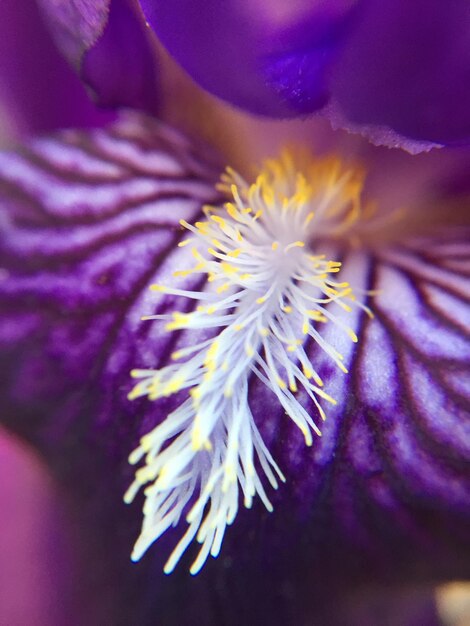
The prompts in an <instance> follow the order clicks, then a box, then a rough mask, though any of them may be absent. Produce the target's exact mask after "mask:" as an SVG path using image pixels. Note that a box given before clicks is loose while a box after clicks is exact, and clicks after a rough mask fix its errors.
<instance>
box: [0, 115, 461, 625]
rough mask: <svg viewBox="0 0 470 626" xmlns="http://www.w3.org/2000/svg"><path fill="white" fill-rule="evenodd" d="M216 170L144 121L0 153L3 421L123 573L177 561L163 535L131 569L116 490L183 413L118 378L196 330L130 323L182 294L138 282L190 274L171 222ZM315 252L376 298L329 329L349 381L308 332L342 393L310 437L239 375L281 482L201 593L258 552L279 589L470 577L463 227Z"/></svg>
mask: <svg viewBox="0 0 470 626" xmlns="http://www.w3.org/2000/svg"><path fill="white" fill-rule="evenodd" d="M220 169H221V167H219V166H218V165H214V159H213V157H211V156H210V155H209V154H207V153H206V152H204V151H203V152H201V150H200V149H198V148H197V147H195V146H194V145H192V144H191V143H190V142H189V141H188V140H187V139H185V138H183V137H182V136H181V135H179V134H178V133H176V132H175V131H173V130H170V129H168V128H166V127H163V126H161V125H159V124H157V123H155V122H151V121H149V120H148V119H145V118H139V117H136V116H129V117H127V118H123V119H122V120H121V121H120V122H119V123H117V124H116V125H114V126H111V127H109V128H108V129H107V130H96V131H91V132H89V133H83V132H77V131H65V132H63V133H61V134H59V135H57V136H55V137H53V138H50V139H38V140H34V141H32V142H30V144H29V145H28V146H27V147H26V148H23V149H21V150H19V151H18V152H16V153H10V154H2V155H0V204H1V216H0V226H1V239H0V267H1V269H0V308H1V318H0V342H1V367H2V372H4V376H3V380H2V383H1V386H2V399H3V403H4V405H3V406H4V407H5V409H4V412H3V420H4V422H5V423H6V424H7V425H8V426H9V427H10V428H11V429H13V430H15V431H17V432H19V433H20V434H22V435H23V436H25V437H26V438H28V439H29V440H31V441H33V442H34V443H35V444H36V445H37V446H38V447H39V449H40V450H41V451H42V452H43V454H44V455H46V456H47V458H49V459H50V462H51V464H52V466H53V468H54V469H55V471H56V473H57V475H59V476H60V478H61V480H62V481H63V483H64V484H65V485H66V486H67V489H68V490H69V492H70V494H71V495H70V498H71V499H72V500H73V499H74V498H76V500H77V501H78V502H80V503H81V505H80V506H82V507H83V509H84V510H87V511H90V512H89V513H87V512H84V513H83V517H82V518H81V519H83V523H84V524H89V528H88V530H87V531H85V532H88V533H90V528H92V527H95V526H98V527H99V525H100V524H101V527H100V529H99V530H98V531H97V532H98V533H101V535H107V538H106V541H105V542H104V544H103V548H102V550H108V551H113V552H114V553H113V554H112V555H109V559H110V561H112V560H114V561H116V560H117V561H119V567H120V568H121V574H120V575H122V576H125V577H133V576H135V574H134V573H131V568H136V567H137V568H143V569H140V570H139V571H143V570H144V569H145V568H146V567H150V565H149V564H150V563H151V562H152V560H153V559H156V560H157V561H158V563H159V566H158V568H157V570H158V571H160V568H161V564H162V563H163V561H164V559H165V557H166V556H167V555H168V553H169V550H168V546H166V545H164V544H161V545H160V546H156V547H154V548H153V549H152V550H150V554H153V555H154V556H153V557H146V559H147V565H145V564H143V565H142V566H141V565H139V566H135V565H134V566H131V565H130V564H129V565H127V563H126V562H125V558H126V556H125V555H129V553H130V550H131V546H132V542H133V539H134V536H135V533H136V529H137V526H138V524H139V523H140V519H139V511H138V507H131V508H127V509H126V507H125V505H123V504H122V501H121V498H122V494H123V492H124V490H125V489H126V487H127V486H128V485H129V484H130V482H131V480H132V476H131V474H132V470H131V469H130V468H129V467H128V465H127V455H128V453H129V451H130V450H132V449H133V447H134V446H135V445H136V444H137V442H138V440H139V438H140V436H142V435H143V434H145V433H146V432H148V431H150V430H151V429H152V428H153V427H154V426H155V425H156V424H157V423H159V422H160V421H161V420H162V419H163V418H164V417H165V416H166V415H167V414H168V412H169V411H170V410H171V409H172V408H174V406H175V404H174V402H173V401H172V399H170V398H169V399H162V400H160V401H159V402H158V403H150V402H148V400H146V399H139V400H136V401H133V402H129V400H128V399H127V394H128V393H129V391H130V389H131V387H132V382H131V381H130V378H129V372H130V370H131V369H132V368H134V367H136V366H139V367H149V368H160V367H162V366H164V365H165V364H166V363H167V360H168V358H169V354H170V353H171V352H172V351H173V349H174V347H175V341H177V340H178V339H179V340H180V341H181V342H188V341H189V342H190V341H191V339H190V338H189V335H187V334H186V335H185V334H184V333H165V332H163V331H162V328H161V327H159V325H158V324H155V323H150V322H142V321H141V316H142V315H145V314H148V313H157V314H158V313H166V312H171V311H173V310H175V309H176V308H179V306H177V305H179V304H180V302H178V303H176V298H173V297H170V296H165V298H164V299H161V300H158V298H157V297H156V296H155V294H152V293H151V292H149V290H148V289H147V288H148V286H149V285H150V284H151V283H155V282H158V283H164V284H166V285H168V284H171V281H174V278H173V277H172V273H173V271H174V270H176V269H179V268H180V267H182V266H184V265H185V258H186V256H187V250H186V249H185V248H179V247H177V244H178V242H180V241H181V239H182V238H183V237H184V231H183V229H181V228H180V226H179V220H180V219H184V220H186V221H188V222H194V221H195V220H196V219H197V218H198V216H199V215H200V213H201V208H202V205H204V204H206V203H214V202H217V201H218V198H217V192H215V191H214V182H215V181H216V179H217V177H218V174H219V171H220ZM379 201H380V199H379ZM325 246H327V247H328V251H331V254H330V256H331V258H335V259H336V260H341V261H342V262H343V268H344V269H343V270H342V272H341V273H340V277H341V278H342V279H344V280H350V281H351V282H354V285H355V287H356V289H363V290H364V292H369V291H372V292H373V293H374V294H375V295H368V296H364V304H366V305H368V306H370V307H371V308H372V309H373V311H374V314H375V317H374V319H373V320H370V319H369V318H368V317H367V315H365V314H364V313H363V312H362V311H361V309H359V308H358V309H355V310H354V311H353V312H352V313H350V314H349V317H348V322H349V325H350V326H351V327H352V328H353V330H354V331H355V332H356V333H357V335H358V336H359V342H358V343H357V344H353V343H351V341H350V340H349V339H348V338H347V337H346V338H345V339H344V342H343V338H342V336H339V335H338V334H337V333H335V330H334V327H332V328H330V327H329V326H326V328H325V331H324V333H331V335H330V336H328V337H326V335H325V338H327V339H328V340H329V341H330V342H331V344H332V345H334V346H335V347H336V348H338V349H340V350H342V352H343V354H344V355H345V365H346V367H347V368H348V369H349V374H348V375H344V374H343V373H342V372H339V371H337V370H336V369H335V368H332V367H331V363H329V362H328V359H327V358H325V356H324V355H322V353H321V350H318V348H317V346H316V345H315V343H314V342H313V341H312V342H311V344H310V345H308V346H307V347H306V349H307V351H308V354H309V357H310V359H311V360H312V362H313V361H315V362H316V363H317V364H318V369H319V372H320V375H321V376H322V378H323V379H324V380H325V388H326V389H327V391H328V393H329V394H331V395H332V396H334V397H335V398H336V399H337V400H338V404H337V406H336V407H334V408H330V409H329V411H328V419H327V421H326V422H325V424H324V429H323V437H322V438H321V439H318V440H316V441H315V442H314V445H313V446H312V447H311V448H307V447H306V446H305V443H304V440H303V437H302V435H301V434H299V433H298V432H297V430H296V428H295V426H293V425H292V424H291V423H290V421H289V420H288V419H287V418H286V416H285V414H284V411H283V409H282V408H281V406H280V405H279V404H278V403H277V401H276V399H275V398H274V399H273V396H272V395H271V394H270V393H269V391H268V390H267V389H266V388H265V387H264V386H263V384H262V383H261V382H260V381H258V380H251V381H250V398H251V407H252V410H253V413H254V417H255V420H256V423H257V425H258V427H259V429H260V431H261V433H262V435H263V438H264V440H265V442H266V444H267V446H268V447H269V449H270V451H271V452H272V454H273V456H274V457H275V458H276V460H277V462H278V464H279V466H280V468H281V470H282V472H283V473H284V475H285V476H286V479H287V482H288V488H283V489H281V490H279V491H278V492H276V494H275V496H274V498H273V504H274V509H275V511H274V513H273V514H268V513H267V512H263V511H262V510H261V508H257V507H255V508H254V509H253V510H252V511H246V512H243V514H240V519H239V520H238V518H237V523H236V524H235V526H234V528H233V529H230V530H229V531H228V532H227V540H226V544H225V545H224V548H223V551H222V554H221V557H219V559H218V560H217V561H214V562H213V563H211V565H210V567H208V572H204V573H202V574H201V575H200V576H201V579H202V580H206V581H207V578H204V577H211V579H212V580H213V579H218V580H220V581H224V583H223V589H224V590H223V592H222V591H220V589H221V585H222V583H220V585H215V586H214V588H213V593H214V594H215V595H217V594H218V593H222V594H225V595H224V601H227V602H228V603H231V602H232V603H235V602H237V601H239V600H240V595H243V594H242V592H241V589H242V582H243V585H247V584H249V580H251V577H253V580H257V578H258V577H259V576H260V572H262V571H264V570H263V569H262V568H263V567H264V566H265V565H266V563H269V564H270V565H271V566H272V569H271V570H270V573H269V575H267V576H266V579H265V580H266V582H265V585H266V588H267V589H269V587H271V591H269V593H271V594H273V593H276V591H275V590H276V589H278V588H279V586H280V585H282V580H284V577H286V578H287V576H288V575H289V574H290V576H291V580H295V581H297V582H298V583H299V588H302V589H304V590H306V593H308V590H309V589H310V590H311V592H312V593H314V590H315V589H317V590H318V589H319V588H320V587H321V585H323V584H325V585H326V584H329V582H328V581H330V580H334V581H335V584H338V585H340V583H341V580H344V578H345V577H347V576H348V575H350V574H351V572H353V573H355V574H357V575H358V576H359V577H362V579H365V580H367V579H374V578H376V577H379V578H380V580H392V579H394V578H396V579H400V580H401V581H402V582H403V581H404V580H435V579H439V578H446V577H457V576H464V575H466V574H467V575H468V569H466V568H467V567H468V555H467V554H465V550H464V546H465V545H466V543H467V542H466V538H467V536H468V534H467V530H468V524H469V521H470V520H469V519H468V510H469V500H470V496H469V489H468V460H469V448H470V431H469V428H470V426H469V422H470V420H469V416H470V388H469V384H468V381H469V379H470V371H469V370H470V339H469V327H470V308H469V307H470V245H469V231H468V229H467V230H466V229H463V228H456V227H447V228H440V230H439V232H437V234H435V235H429V236H427V237H420V238H409V239H407V240H405V239H404V238H403V239H402V240H400V243H396V244H393V245H392V244H390V245H387V246H386V245H384V244H382V245H378V244H377V245H376V246H374V247H370V248H368V249H366V248H362V249H352V248H350V247H349V246H348V245H347V244H346V243H344V245H343V244H341V243H338V242H334V243H327V244H325ZM197 281H198V282H194V283H193V285H194V288H200V287H201V286H202V283H201V277H200V276H199V277H198V278H197ZM178 286H179V285H178ZM187 332H188V331H186V333H187ZM306 406H307V408H308V404H307V405H306ZM97 520H98V521H97ZM121 520H122V523H121ZM172 543H173V542H172ZM163 553H164V554H163ZM107 554H108V553H107ZM96 558H97V559H98V557H96ZM188 562H189V561H188ZM94 566H95V563H93V564H92V567H94ZM246 568H247V569H249V570H250V572H251V573H246ZM260 568H261V569H260ZM183 569H184V567H183ZM159 576H160V574H155V573H154V574H153V576H152V580H151V585H152V590H153V591H152V592H155V594H156V595H155V598H157V597H159V596H158V593H160V592H161V593H162V594H164V595H165V594H166V593H171V592H169V591H168V588H165V587H164V583H162V584H163V587H162V590H161V591H158V592H157V591H156V590H154V589H153V584H154V583H153V581H155V580H160V578H159ZM212 577H214V578H212ZM240 577H241V578H242V579H243V581H242V580H241V578H240ZM292 577H293V578H292ZM300 578H302V581H300ZM319 578H321V579H322V581H321V583H320V582H318V579H319ZM198 581H199V579H197V582H196V583H195V586H194V587H193V591H192V592H191V593H194V594H196V595H197V593H198V592H197V590H198V589H200V587H198V585H199V582H198ZM155 584H156V583H155ZM183 584H186V583H183ZM147 585H148V586H150V583H147ZM148 586H147V588H148ZM157 586H158V585H157ZM228 590H229V591H228ZM138 593H139V594H140V593H142V594H144V593H145V592H144V591H143V590H139V592H138ZM205 593H206V594H207V590H206V592H205ZM227 594H228V595H229V597H227ZM268 596H269V594H268ZM268 596H267V597H268ZM152 598H153V596H152ZM237 598H238V600H237ZM146 602H147V605H148V603H153V602H155V603H156V602H157V599H155V600H153V599H152V600H151V601H150V600H149V599H148V597H147V600H146ZM201 602H203V600H202V599H201ZM244 602H246V605H245V606H248V605H249V604H250V602H253V603H254V600H253V599H251V600H250V599H245V600H244ZM286 602H287V600H286ZM171 610H172V611H174V612H175V615H176V613H178V611H181V613H178V616H177V617H171V618H169V621H168V623H173V622H171V619H175V622H174V623H178V619H179V623H181V619H183V618H182V617H181V616H182V615H183V612H184V610H185V608H184V607H178V606H174V608H172V609H171ZM292 610H294V609H292ZM290 616H292V614H290ZM284 617H285V616H284ZM279 619H280V618H279ZM139 623H147V622H145V620H144V618H142V621H141V622H139ZM148 623H149V624H150V623H152V622H148ZM224 623H225V622H224ZM227 623H231V622H230V621H227ZM273 623H275V622H273Z"/></svg>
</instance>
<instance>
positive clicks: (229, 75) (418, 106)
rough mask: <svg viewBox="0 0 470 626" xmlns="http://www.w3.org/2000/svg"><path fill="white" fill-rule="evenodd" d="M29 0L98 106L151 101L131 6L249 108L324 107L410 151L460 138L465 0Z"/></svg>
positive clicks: (468, 78) (193, 69)
mask: <svg viewBox="0 0 470 626" xmlns="http://www.w3.org/2000/svg"><path fill="white" fill-rule="evenodd" d="M40 4H41V6H43V7H44V8H45V9H46V13H47V15H48V16H49V18H50V22H51V24H52V27H53V30H54V32H55V34H56V38H57V41H58V42H59V44H60V45H61V47H62V49H63V50H64V52H65V54H66V55H67V56H68V58H69V59H71V60H72V62H73V63H74V64H75V65H76V66H78V67H79V71H80V73H81V75H82V77H83V78H84V80H85V82H87V84H89V85H91V86H92V88H94V89H95V90H96V91H97V92H98V95H99V96H100V97H101V98H102V99H103V101H104V102H106V103H108V104H114V105H119V104H121V105H128V104H132V105H136V104H139V105H141V106H144V108H146V109H147V110H148V109H149V107H150V108H151V107H153V106H154V105H155V101H156V99H155V95H154V93H153V92H152V93H150V91H149V90H152V89H154V88H155V81H154V80H153V74H152V72H153V67H154V65H155V64H156V57H155V55H154V52H152V49H151V45H150V44H149V42H148V33H147V32H145V31H144V30H143V29H142V27H141V24H140V22H142V14H141V10H142V11H143V13H144V14H145V17H146V19H147V20H148V22H149V23H150V25H151V26H152V28H153V29H154V31H155V33H156V34H157V36H158V38H159V40H160V42H161V43H163V45H164V46H166V48H167V50H168V51H169V52H170V54H171V55H172V56H173V57H174V58H175V59H176V61H178V63H180V64H181V66H182V67H183V68H184V69H185V70H186V71H187V72H188V73H189V74H190V75H191V77H192V78H193V79H195V80H196V82H197V83H198V84H199V85H201V86H202V87H204V88H205V89H207V90H208V91H209V92H211V93H212V94H214V95H215V96H218V97H219V98H222V99H223V100H225V101H227V102H229V103H231V104H233V105H235V106H237V107H241V108H242V109H245V110H247V111H249V112H252V113H255V114H259V115H265V116H273V117H283V118H287V117H296V116H300V117H305V116H306V115H308V114H310V113H313V112H318V111H323V112H324V113H326V114H327V115H328V116H329V117H330V118H331V120H332V122H333V123H334V124H335V125H336V126H338V125H339V126H342V127H345V128H348V129H350V130H354V131H359V132H361V133H363V134H366V135H368V136H369V137H371V138H372V139H373V140H374V142H376V143H382V144H387V145H396V144H397V143H401V144H402V145H404V146H405V147H407V148H408V149H410V150H418V149H425V148H426V147H427V148H429V146H430V145H432V144H433V143H437V144H447V145H449V144H461V143H464V142H468V141H469V139H470V115H469V111H470V89H469V88H468V85H469V84H470V52H469V46H468V41H469V38H470V7H469V5H468V2H467V1H466V0H451V1H450V2H445V3H444V2H442V1H441V0H432V1H430V0H417V1H415V2H408V1H407V0H400V1H398V2H397V0H384V1H383V2H380V3H378V2H374V1H373V0H357V1H355V2H352V1H350V0H330V1H328V2H326V1H320V2H310V1H308V2H307V1H306V0H299V1H297V2H292V3H288V4H286V3H284V2H282V1H279V0H270V1H266V0H254V1H250V2H248V1H244V2H240V0H236V1H233V0H230V1H228V2H219V1H218V0H202V1H200V2H197V1H194V0H175V1H174V2H158V1H156V0H141V2H140V3H139V2H137V1H136V0H134V1H133V0H113V1H111V0H106V1H105V0H101V1H100V2H93V3H90V2H75V1H72V0H61V1H60V2H57V1H55V0H54V1H52V0H41V2H40ZM139 16H140V17H139ZM139 20H140V21H139ZM406 138H408V140H410V141H407V140H406Z"/></svg>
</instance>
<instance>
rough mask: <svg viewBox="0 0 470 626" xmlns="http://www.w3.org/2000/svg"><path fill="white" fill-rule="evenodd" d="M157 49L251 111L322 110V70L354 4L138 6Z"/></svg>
mask: <svg viewBox="0 0 470 626" xmlns="http://www.w3.org/2000/svg"><path fill="white" fill-rule="evenodd" d="M141 4H142V8H143V10H144V12H145V15H146V17H147V19H148V20H149V22H150V24H151V25H152V27H153V28H154V30H155V32H156V33H157V35H158V37H159V38H160V40H161V41H162V43H163V44H164V45H165V46H166V47H167V48H168V50H169V52H170V53H171V54H172V55H173V56H174V57H175V59H176V60H177V61H178V62H179V63H181V65H182V66H183V67H184V68H185V69H186V70H187V71H188V72H189V74H190V75H191V76H192V77H193V78H194V79H195V80H196V81H197V82H198V83H199V84H200V85H201V86H202V87H204V88H205V89H207V90H209V91H210V92H212V93H213V94H215V95H216V96H219V97H220V98H223V99H224V100H227V101H228V102H231V103H233V104H235V105H237V106H239V107H242V108H244V109H246V110H248V111H250V112H253V113H257V114H262V115H273V116H276V117H292V116H296V115H303V114H306V113H310V112H312V111H315V110H318V109H319V108H321V107H322V106H323V105H324V104H325V102H326V99H327V96H328V70H329V68H330V67H331V63H332V61H333V60H334V59H335V58H336V56H337V53H338V46H339V45H340V43H341V42H342V37H343V35H344V32H345V30H346V27H347V26H348V25H350V23H351V21H353V20H354V18H355V15H356V12H357V11H356V8H357V5H358V4H360V2H359V3H357V2H351V1H350V0H334V1H330V2H322V1H320V2H313V3H312V2H308V1H306V0H298V1H296V2H292V3H288V4H285V3H283V2H280V1H278V0H274V2H264V1H263V0H255V1H252V2H250V1H249V0H242V1H241V2H240V1H239V0H235V1H233V0H229V1H228V2H218V1H217V0H207V1H206V0H202V1H196V2H194V0H176V1H175V2H171V3H165V2H154V1H153V0H142V1H141Z"/></svg>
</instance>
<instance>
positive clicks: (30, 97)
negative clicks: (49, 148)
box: [0, 0, 109, 133]
mask: <svg viewBox="0 0 470 626" xmlns="http://www.w3.org/2000/svg"><path fill="white" fill-rule="evenodd" d="M0 89H1V102H0V106H1V109H2V115H3V114H4V113H6V115H7V118H8V117H9V118H11V121H12V125H13V130H14V131H20V132H24V133H27V132H29V133H32V132H42V131H46V130H48V131H49V130H52V129H56V128H58V127H61V126H69V125H73V126H83V125H88V126H91V125H95V124H99V123H101V124H102V123H103V122H105V121H109V115H105V114H104V113H103V112H99V111H97V110H96V108H95V107H94V106H93V104H92V103H91V102H90V100H89V98H88V96H87V94H86V92H85V90H84V88H83V86H82V85H81V84H80V81H79V80H78V78H77V77H76V76H75V74H74V72H73V71H72V70H71V69H70V67H69V66H68V64H67V63H66V62H65V61H64V60H63V59H62V57H61V56H60V54H59V53H58V52H57V50H56V48H55V46H54V45H53V42H52V41H51V38H50V35H49V33H48V32H47V30H46V28H45V26H44V24H43V21H42V19H41V15H40V13H39V11H38V8H37V6H36V3H35V2H27V3H18V2H16V0H3V1H2V2H1V3H0ZM2 125H3V126H4V120H3V119H2Z"/></svg>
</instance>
